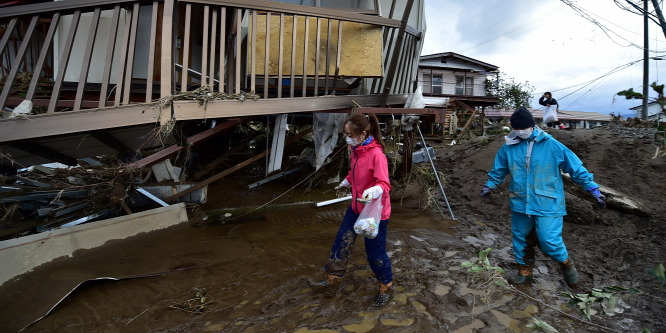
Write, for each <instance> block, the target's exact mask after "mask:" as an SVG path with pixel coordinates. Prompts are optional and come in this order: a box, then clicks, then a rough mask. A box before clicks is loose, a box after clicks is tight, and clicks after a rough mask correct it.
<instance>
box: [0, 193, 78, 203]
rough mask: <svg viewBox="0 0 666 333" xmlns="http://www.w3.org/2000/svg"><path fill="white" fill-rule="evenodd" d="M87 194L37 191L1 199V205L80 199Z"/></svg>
mask: <svg viewBox="0 0 666 333" xmlns="http://www.w3.org/2000/svg"><path fill="white" fill-rule="evenodd" d="M85 194H86V191H65V190H63V191H35V192H31V193H29V194H26V195H20V196H15V197H8V198H2V199H0V203H8V202H19V201H34V200H43V199H54V198H80V197H82V196H84V195H85Z"/></svg>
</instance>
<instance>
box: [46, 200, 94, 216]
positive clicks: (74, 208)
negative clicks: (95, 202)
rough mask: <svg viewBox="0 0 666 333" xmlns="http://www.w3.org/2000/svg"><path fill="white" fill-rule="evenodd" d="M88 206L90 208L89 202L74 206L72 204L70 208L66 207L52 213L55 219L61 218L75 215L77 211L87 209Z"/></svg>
mask: <svg viewBox="0 0 666 333" xmlns="http://www.w3.org/2000/svg"><path fill="white" fill-rule="evenodd" d="M88 206H90V202H88V201H85V202H78V203H74V204H71V205H68V206H65V207H60V208H56V209H54V210H53V211H52V212H51V214H53V216H55V217H61V216H63V215H67V214H69V213H73V212H75V211H77V210H81V209H83V208H86V207H88Z"/></svg>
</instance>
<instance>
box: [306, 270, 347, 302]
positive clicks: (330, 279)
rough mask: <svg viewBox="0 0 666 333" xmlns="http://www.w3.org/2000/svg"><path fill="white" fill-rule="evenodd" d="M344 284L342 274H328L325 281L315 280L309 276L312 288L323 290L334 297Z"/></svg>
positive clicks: (309, 283)
mask: <svg viewBox="0 0 666 333" xmlns="http://www.w3.org/2000/svg"><path fill="white" fill-rule="evenodd" d="M340 284H342V276H337V275H332V274H328V275H326V279H324V280H323V281H313V280H312V279H310V278H308V285H309V286H310V288H312V290H315V291H318V292H323V293H324V294H325V295H326V296H328V297H334V296H335V295H337V293H338V289H340Z"/></svg>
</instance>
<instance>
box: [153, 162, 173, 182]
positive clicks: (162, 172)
mask: <svg viewBox="0 0 666 333" xmlns="http://www.w3.org/2000/svg"><path fill="white" fill-rule="evenodd" d="M151 168H152V169H153V175H155V179H157V182H158V183H159V182H162V181H165V180H173V181H175V182H177V181H178V174H177V173H176V171H175V170H174V168H173V165H171V161H169V160H168V159H166V160H164V161H162V162H160V163H157V164H155V165H153V166H151Z"/></svg>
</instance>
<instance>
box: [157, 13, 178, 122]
mask: <svg viewBox="0 0 666 333" xmlns="http://www.w3.org/2000/svg"><path fill="white" fill-rule="evenodd" d="M174 2H175V1H174V0H165V1H164V12H163V13H162V53H161V57H162V62H161V65H160V75H161V78H160V97H161V98H165V97H167V96H169V95H171V91H172V88H171V84H172V82H173V22H174V16H173V11H174ZM171 106H173V104H171ZM171 106H169V107H168V108H167V109H166V110H164V109H162V110H160V114H159V120H160V125H164V124H166V123H167V122H169V121H170V120H171V119H172V115H171Z"/></svg>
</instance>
